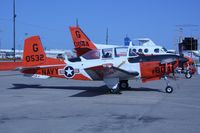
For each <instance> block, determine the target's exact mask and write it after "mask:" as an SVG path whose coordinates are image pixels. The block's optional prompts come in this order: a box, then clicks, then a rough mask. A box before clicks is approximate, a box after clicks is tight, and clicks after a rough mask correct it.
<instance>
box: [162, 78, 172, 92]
mask: <svg viewBox="0 0 200 133" xmlns="http://www.w3.org/2000/svg"><path fill="white" fill-rule="evenodd" d="M164 79H165V81H166V84H167V87H166V88H165V92H166V93H172V92H173V90H174V89H173V87H171V86H170V84H169V80H168V78H167V77H166V76H165V77H164Z"/></svg>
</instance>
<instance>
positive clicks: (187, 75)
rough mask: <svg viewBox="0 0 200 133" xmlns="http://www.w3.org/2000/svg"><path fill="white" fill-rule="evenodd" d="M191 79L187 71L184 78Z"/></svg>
mask: <svg viewBox="0 0 200 133" xmlns="http://www.w3.org/2000/svg"><path fill="white" fill-rule="evenodd" d="M191 77H192V73H191V72H190V71H187V72H186V73H185V78H187V79H190V78H191Z"/></svg>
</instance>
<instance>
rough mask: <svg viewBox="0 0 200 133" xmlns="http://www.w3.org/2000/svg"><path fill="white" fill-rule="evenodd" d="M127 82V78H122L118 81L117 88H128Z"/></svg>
mask: <svg viewBox="0 0 200 133" xmlns="http://www.w3.org/2000/svg"><path fill="white" fill-rule="evenodd" d="M128 87H129V84H128V80H122V81H120V82H119V88H120V89H122V90H125V89H128Z"/></svg>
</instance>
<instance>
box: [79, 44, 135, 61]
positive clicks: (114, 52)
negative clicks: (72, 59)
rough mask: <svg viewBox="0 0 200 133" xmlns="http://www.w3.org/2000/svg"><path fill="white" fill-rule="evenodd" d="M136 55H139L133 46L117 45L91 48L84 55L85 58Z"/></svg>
mask: <svg viewBox="0 0 200 133" xmlns="http://www.w3.org/2000/svg"><path fill="white" fill-rule="evenodd" d="M127 56H131V57H133V56H134V57H135V56H138V55H137V54H136V53H135V52H134V50H133V49H132V48H130V49H129V48H128V47H115V48H105V49H97V50H91V51H89V52H87V53H85V54H84V55H82V57H83V58H85V59H86V60H91V59H101V58H102V59H109V58H118V57H127Z"/></svg>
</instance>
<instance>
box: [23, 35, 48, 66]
mask: <svg viewBox="0 0 200 133" xmlns="http://www.w3.org/2000/svg"><path fill="white" fill-rule="evenodd" d="M45 61H46V54H45V52H44V49H43V47H42V43H41V40H40V37H39V36H33V37H30V38H27V39H26V40H25V41H24V53H23V61H22V65H23V66H29V67H30V66H37V65H41V64H43V63H44V62H45Z"/></svg>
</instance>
